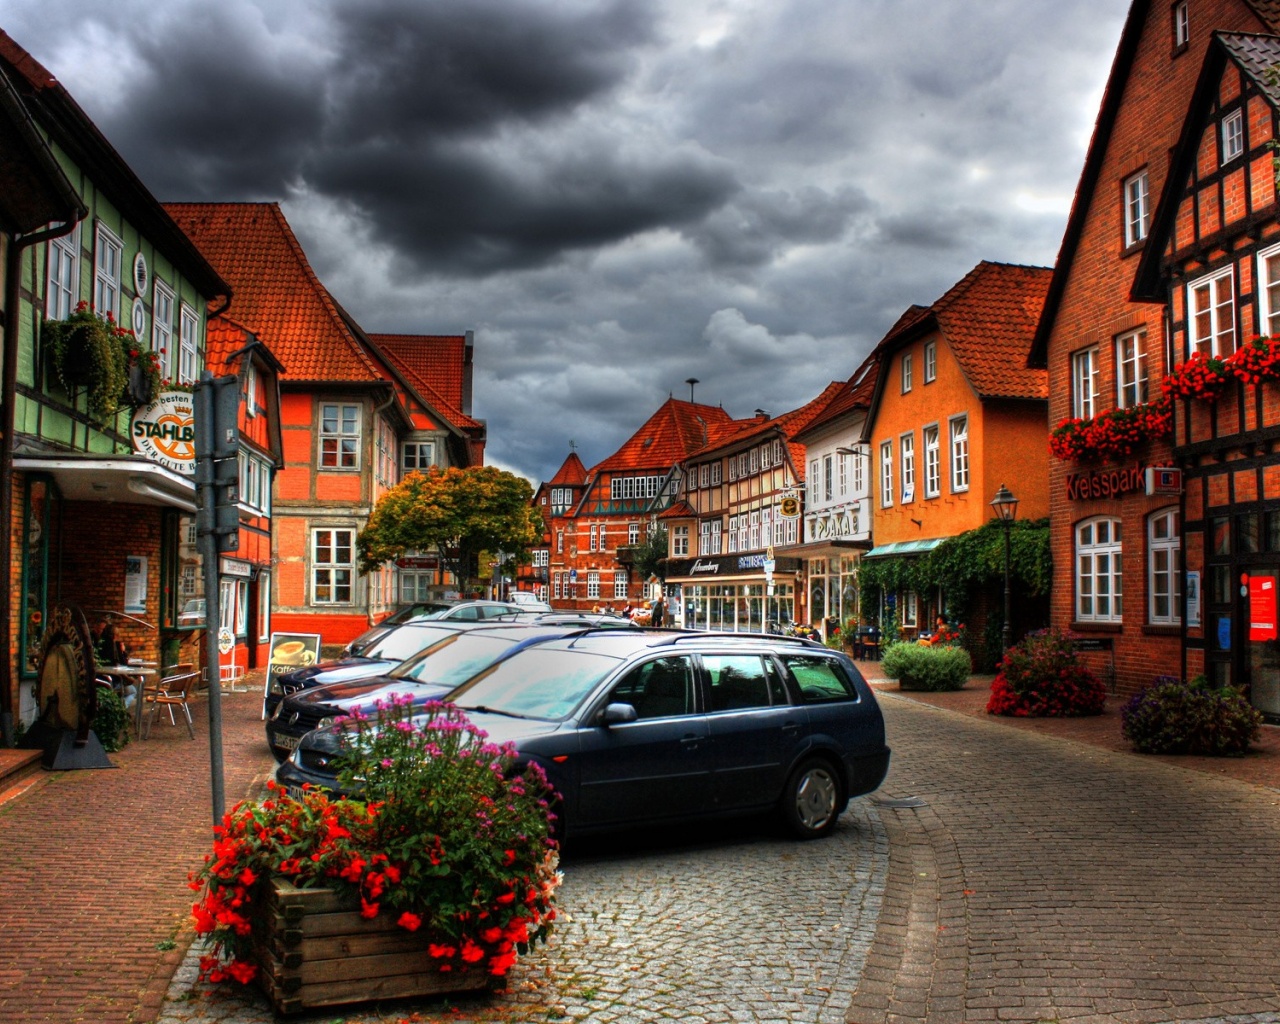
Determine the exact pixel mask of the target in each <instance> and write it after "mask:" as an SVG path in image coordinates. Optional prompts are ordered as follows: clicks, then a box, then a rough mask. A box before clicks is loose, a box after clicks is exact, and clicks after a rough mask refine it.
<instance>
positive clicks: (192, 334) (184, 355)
mask: <svg viewBox="0 0 1280 1024" xmlns="http://www.w3.org/2000/svg"><path fill="white" fill-rule="evenodd" d="M199 378H200V317H199V316H197V315H196V311H195V310H194V309H192V308H191V307H190V306H188V305H187V304H186V303H185V302H184V303H182V304H181V306H180V308H179V313H178V380H179V381H181V382H182V383H183V384H194V383H195V382H196V381H197V380H198V379H199Z"/></svg>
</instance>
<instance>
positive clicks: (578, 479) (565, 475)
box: [547, 452, 587, 487]
mask: <svg viewBox="0 0 1280 1024" xmlns="http://www.w3.org/2000/svg"><path fill="white" fill-rule="evenodd" d="M586 482H587V468H586V466H584V465H583V464H582V460H581V459H580V458H578V453H577V452H570V453H569V457H568V458H567V459H565V460H564V462H562V463H561V464H560V468H559V469H558V470H556V475H555V476H553V477H552V478H551V479H550V480H548V481H547V483H548V485H550V486H552V487H575V486H580V485H582V484H584V483H586Z"/></svg>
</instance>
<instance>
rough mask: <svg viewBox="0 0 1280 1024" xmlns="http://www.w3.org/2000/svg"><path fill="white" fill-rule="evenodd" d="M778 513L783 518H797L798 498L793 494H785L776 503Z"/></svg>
mask: <svg viewBox="0 0 1280 1024" xmlns="http://www.w3.org/2000/svg"><path fill="white" fill-rule="evenodd" d="M778 515H780V516H782V518H783V519H799V518H800V499H799V498H797V497H796V496H795V495H791V494H789V495H787V496H786V497H785V498H783V499H782V501H780V502H779V503H778Z"/></svg>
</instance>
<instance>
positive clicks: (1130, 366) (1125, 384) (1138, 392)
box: [1116, 327, 1148, 409]
mask: <svg viewBox="0 0 1280 1024" xmlns="http://www.w3.org/2000/svg"><path fill="white" fill-rule="evenodd" d="M1147 395H1148V383H1147V329H1146V328H1145V327H1140V328H1138V329H1137V330H1135V331H1126V332H1125V333H1124V334H1121V335H1119V336H1118V337H1117V338H1116V405H1118V406H1119V407H1120V408H1121V409H1132V408H1133V407H1134V406H1136V405H1142V404H1143V403H1144V402H1146V400H1147Z"/></svg>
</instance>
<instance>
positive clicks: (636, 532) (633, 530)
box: [627, 523, 640, 546]
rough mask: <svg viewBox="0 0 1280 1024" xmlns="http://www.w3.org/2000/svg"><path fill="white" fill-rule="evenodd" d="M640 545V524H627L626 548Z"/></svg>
mask: <svg viewBox="0 0 1280 1024" xmlns="http://www.w3.org/2000/svg"><path fill="white" fill-rule="evenodd" d="M639 543H640V524H639V523H627V544H628V546H630V545H634V544H639Z"/></svg>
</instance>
